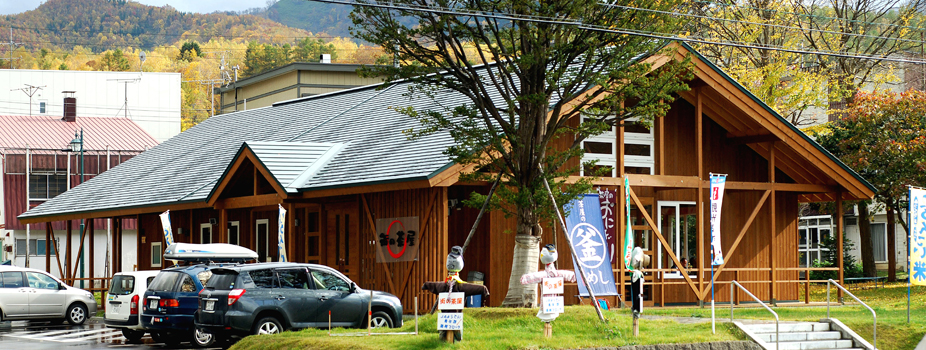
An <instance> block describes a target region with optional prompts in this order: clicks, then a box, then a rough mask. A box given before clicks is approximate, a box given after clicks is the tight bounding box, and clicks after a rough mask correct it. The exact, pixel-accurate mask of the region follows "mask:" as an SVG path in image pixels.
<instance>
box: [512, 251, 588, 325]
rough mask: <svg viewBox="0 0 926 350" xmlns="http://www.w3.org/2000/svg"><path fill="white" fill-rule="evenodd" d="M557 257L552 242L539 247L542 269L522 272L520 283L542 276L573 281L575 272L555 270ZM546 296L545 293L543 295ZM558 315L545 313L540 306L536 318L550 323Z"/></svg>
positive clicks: (536, 280)
mask: <svg viewBox="0 0 926 350" xmlns="http://www.w3.org/2000/svg"><path fill="white" fill-rule="evenodd" d="M558 257H559V254H557V252H556V246H554V245H552V244H547V245H545V246H544V247H543V248H540V262H542V263H543V264H544V268H543V271H537V272H532V273H528V274H524V275H522V276H521V284H533V283H540V282H543V279H544V278H550V277H562V278H563V281H565V282H575V281H576V273H575V272H573V271H570V270H557V269H556V267H555V266H553V263H555V262H556V259H557V258H558ZM545 296H546V295H545ZM557 316H559V313H545V312H543V308H542V307H541V308H540V311H538V312H537V318H540V320H541V321H543V322H546V323H550V322H551V321H553V320H555V319H556V317H557Z"/></svg>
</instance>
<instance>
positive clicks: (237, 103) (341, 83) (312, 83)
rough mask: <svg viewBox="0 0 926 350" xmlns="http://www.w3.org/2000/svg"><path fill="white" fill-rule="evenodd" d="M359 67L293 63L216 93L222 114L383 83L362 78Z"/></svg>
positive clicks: (354, 65) (218, 89)
mask: <svg viewBox="0 0 926 350" xmlns="http://www.w3.org/2000/svg"><path fill="white" fill-rule="evenodd" d="M360 67H361V65H359V64H335V63H290V64H288V65H285V66H282V67H279V68H276V69H273V70H270V71H267V72H264V73H262V74H258V75H255V76H252V77H249V78H246V79H241V80H239V81H237V82H234V83H231V84H229V85H228V86H224V87H220V88H216V89H215V93H216V94H219V96H221V101H220V102H221V108H220V110H219V111H218V114H221V113H231V112H235V111H242V110H246V109H254V108H260V107H268V106H271V105H273V104H274V103H276V102H280V101H286V100H292V99H295V98H300V97H305V96H311V95H318V94H324V93H328V92H333V91H338V90H344V89H350V88H354V87H358V86H366V85H371V84H378V83H382V82H383V79H382V78H362V77H360V76H359V75H358V74H357V69H359V68H360Z"/></svg>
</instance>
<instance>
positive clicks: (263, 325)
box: [254, 317, 283, 334]
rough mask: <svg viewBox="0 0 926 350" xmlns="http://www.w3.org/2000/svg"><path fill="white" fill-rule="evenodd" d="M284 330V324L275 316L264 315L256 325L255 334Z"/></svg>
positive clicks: (274, 332)
mask: <svg viewBox="0 0 926 350" xmlns="http://www.w3.org/2000/svg"><path fill="white" fill-rule="evenodd" d="M280 332H283V325H282V324H280V321H277V319H276V318H273V317H264V318H262V319H260V321H257V324H255V325H254V334H278V333H280Z"/></svg>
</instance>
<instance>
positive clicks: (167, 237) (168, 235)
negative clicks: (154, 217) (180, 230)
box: [161, 210, 174, 249]
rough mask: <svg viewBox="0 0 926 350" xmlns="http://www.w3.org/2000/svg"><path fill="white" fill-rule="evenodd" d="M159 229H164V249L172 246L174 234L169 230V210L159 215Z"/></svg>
mask: <svg viewBox="0 0 926 350" xmlns="http://www.w3.org/2000/svg"><path fill="white" fill-rule="evenodd" d="M161 227H163V228H164V244H165V246H164V249H167V247H170V246H171V245H172V244H174V233H173V231H171V229H170V210H167V211H165V212H163V213H161Z"/></svg>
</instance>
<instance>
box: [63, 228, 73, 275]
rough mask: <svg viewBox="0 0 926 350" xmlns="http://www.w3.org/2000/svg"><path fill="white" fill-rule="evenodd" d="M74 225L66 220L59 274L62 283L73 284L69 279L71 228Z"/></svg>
mask: <svg viewBox="0 0 926 350" xmlns="http://www.w3.org/2000/svg"><path fill="white" fill-rule="evenodd" d="M73 227H74V223H73V221H71V220H68V221H67V231H68V237H67V239H65V244H64V245H65V248H64V271H62V272H61V276H62V278H63V279H64V283H66V284H68V285H73V284H74V281H71V230H72V228H73Z"/></svg>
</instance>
